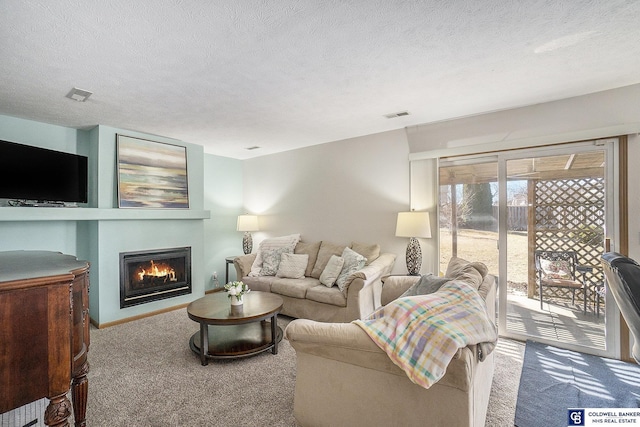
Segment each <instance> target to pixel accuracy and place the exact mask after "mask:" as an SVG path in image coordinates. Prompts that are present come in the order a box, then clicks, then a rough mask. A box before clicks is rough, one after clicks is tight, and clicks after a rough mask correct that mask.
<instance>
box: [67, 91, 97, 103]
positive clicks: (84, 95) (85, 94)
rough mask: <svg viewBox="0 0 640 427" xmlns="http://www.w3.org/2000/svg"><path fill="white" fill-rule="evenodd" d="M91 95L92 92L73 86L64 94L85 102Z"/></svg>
mask: <svg viewBox="0 0 640 427" xmlns="http://www.w3.org/2000/svg"><path fill="white" fill-rule="evenodd" d="M91 95H93V92H89V91H88V90H84V89H78V88H77V87H74V88H73V89H71V90H70V91H69V93H68V94H67V95H66V96H67V98H69V99H73V100H74V101H78V102H85V101H86V100H87V99H88V98H89V97H90V96H91Z"/></svg>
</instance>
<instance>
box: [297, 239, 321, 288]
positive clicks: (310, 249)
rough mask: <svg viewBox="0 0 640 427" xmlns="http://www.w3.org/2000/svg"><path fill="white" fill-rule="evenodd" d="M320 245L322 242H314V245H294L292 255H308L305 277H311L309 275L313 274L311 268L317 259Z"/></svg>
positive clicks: (304, 243) (303, 243)
mask: <svg viewBox="0 0 640 427" xmlns="http://www.w3.org/2000/svg"><path fill="white" fill-rule="evenodd" d="M320 243H322V242H314V243H306V242H298V244H297V245H296V248H295V249H294V250H293V253H294V254H307V255H309V261H308V262H307V269H306V270H305V272H304V275H305V276H306V277H311V273H312V272H313V266H314V265H316V259H317V258H318V251H319V250H320ZM316 279H317V277H316Z"/></svg>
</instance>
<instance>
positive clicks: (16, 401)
mask: <svg viewBox="0 0 640 427" xmlns="http://www.w3.org/2000/svg"><path fill="white" fill-rule="evenodd" d="M88 350H89V263H88V262H87V261H79V260H77V259H76V258H75V257H74V256H70V255H64V254H61V253H58V252H46V251H11V252H0V413H3V412H6V411H10V410H12V409H14V408H17V407H20V406H22V405H25V404H27V403H30V402H33V401H34V400H38V399H41V398H43V397H46V398H48V399H49V400H50V403H49V405H48V406H47V409H46V411H45V417H44V422H45V424H47V425H48V426H67V425H69V423H68V419H69V416H70V415H71V403H70V402H69V399H68V398H67V393H68V391H69V389H71V400H72V401H73V412H74V418H75V425H76V426H85V425H86V420H85V419H86V407H87V391H88V383H87V373H88V371H89V364H88V362H87V352H88Z"/></svg>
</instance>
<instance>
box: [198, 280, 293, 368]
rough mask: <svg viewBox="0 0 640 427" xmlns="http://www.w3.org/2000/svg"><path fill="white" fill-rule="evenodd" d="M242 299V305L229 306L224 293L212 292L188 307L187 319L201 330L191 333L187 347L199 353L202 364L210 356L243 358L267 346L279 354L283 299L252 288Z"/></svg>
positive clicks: (229, 303)
mask: <svg viewBox="0 0 640 427" xmlns="http://www.w3.org/2000/svg"><path fill="white" fill-rule="evenodd" d="M243 299H244V304H243V305H241V306H232V305H231V302H230V301H229V298H228V296H227V293H226V292H215V293H212V294H209V295H206V296H204V297H202V298H200V299H197V300H195V301H193V302H192V303H191V304H189V306H187V313H188V315H189V318H190V319H191V320H194V321H196V322H198V323H200V331H199V332H196V333H195V334H193V336H192V337H191V339H190V340H189V347H191V350H193V351H194V352H195V353H196V354H199V355H200V362H201V363H202V365H207V364H208V362H209V359H228V358H234V357H246V356H251V355H254V354H257V353H260V352H263V351H266V350H269V349H271V351H272V353H273V354H278V343H279V342H280V341H282V329H281V328H280V327H279V326H278V323H277V322H278V313H279V312H280V310H282V298H280V297H279V296H278V295H274V294H271V293H268V292H257V291H253V292H249V293H248V294H246V295H245V296H244V298H243ZM269 318H271V321H270V322H267V319H269Z"/></svg>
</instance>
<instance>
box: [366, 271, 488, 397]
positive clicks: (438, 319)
mask: <svg viewBox="0 0 640 427" xmlns="http://www.w3.org/2000/svg"><path fill="white" fill-rule="evenodd" d="M353 323H355V324H357V325H358V326H360V327H361V328H362V329H363V330H364V331H365V332H366V333H367V334H368V335H369V336H370V337H371V339H372V340H373V341H374V342H375V343H376V344H377V345H378V346H379V347H380V348H381V349H382V350H384V351H385V352H386V353H387V354H388V355H389V358H391V360H392V361H393V363H395V364H396V365H398V366H399V367H400V368H402V369H403V370H404V371H405V372H406V374H407V376H408V377H409V379H410V380H411V381H412V382H414V383H416V384H418V385H420V386H422V387H424V388H429V387H431V385H433V384H435V383H436V382H438V381H439V380H440V378H442V377H443V376H444V374H445V372H446V370H447V366H448V365H449V362H451V359H453V357H454V355H455V354H456V352H457V351H458V349H459V348H463V347H466V346H467V345H471V344H479V343H493V345H495V342H496V340H497V337H498V336H497V333H496V328H495V326H494V324H493V323H492V321H491V320H490V319H489V317H488V315H487V310H486V306H485V302H484V300H483V299H482V297H481V296H480V295H479V294H478V292H477V291H476V290H475V289H474V288H473V287H472V286H470V285H468V284H466V283H463V282H458V281H451V282H448V283H446V284H445V285H443V286H442V287H441V288H440V290H438V291H437V292H434V293H432V294H428V295H420V296H412V297H404V298H398V299H397V300H395V301H392V302H390V303H389V304H387V305H386V306H384V307H381V308H380V309H378V310H377V311H375V312H374V313H373V314H371V316H369V318H368V319H365V320H354V321H353ZM493 345H489V346H484V347H485V348H489V351H490V350H491V349H493Z"/></svg>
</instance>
